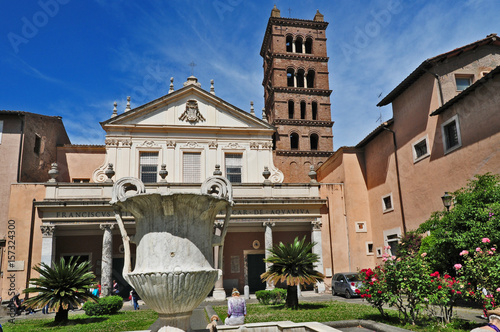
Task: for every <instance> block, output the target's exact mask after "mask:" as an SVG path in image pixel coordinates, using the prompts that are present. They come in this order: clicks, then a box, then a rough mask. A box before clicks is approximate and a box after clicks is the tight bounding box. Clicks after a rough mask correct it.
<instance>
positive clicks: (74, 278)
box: [24, 257, 97, 322]
mask: <svg viewBox="0 0 500 332" xmlns="http://www.w3.org/2000/svg"><path fill="white" fill-rule="evenodd" d="M33 270H35V271H36V272H38V273H39V274H40V278H32V279H30V284H31V285H32V287H29V288H26V289H25V290H24V293H38V295H36V296H35V297H32V298H29V299H27V300H26V301H25V304H26V306H27V307H31V308H42V307H44V306H46V305H49V308H51V309H54V310H57V312H56V317H55V322H64V321H67V320H68V311H69V308H70V306H73V307H77V306H78V305H79V304H80V303H82V302H85V301H88V300H91V301H96V299H97V297H95V296H94V295H92V294H91V293H90V290H89V289H90V288H91V287H92V285H93V284H94V279H95V275H94V274H93V273H92V271H90V262H88V261H85V262H82V263H79V264H78V262H77V260H76V259H74V257H71V258H70V259H69V261H68V262H67V263H66V262H65V260H64V258H61V260H60V261H59V262H53V267H50V266H48V265H47V264H45V263H41V264H40V265H37V266H35V267H34V268H33Z"/></svg>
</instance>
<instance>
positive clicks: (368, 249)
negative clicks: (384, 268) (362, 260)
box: [365, 242, 374, 256]
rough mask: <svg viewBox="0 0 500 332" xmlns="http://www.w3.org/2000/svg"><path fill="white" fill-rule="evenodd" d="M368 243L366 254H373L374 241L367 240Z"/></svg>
mask: <svg viewBox="0 0 500 332" xmlns="http://www.w3.org/2000/svg"><path fill="white" fill-rule="evenodd" d="M365 244H366V255H368V256H373V254H374V253H373V242H365Z"/></svg>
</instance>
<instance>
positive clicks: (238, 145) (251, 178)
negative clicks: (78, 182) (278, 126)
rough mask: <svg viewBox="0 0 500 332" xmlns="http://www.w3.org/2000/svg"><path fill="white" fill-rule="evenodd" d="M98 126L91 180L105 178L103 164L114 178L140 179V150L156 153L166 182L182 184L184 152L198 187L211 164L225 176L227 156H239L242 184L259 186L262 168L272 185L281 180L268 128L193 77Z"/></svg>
mask: <svg viewBox="0 0 500 332" xmlns="http://www.w3.org/2000/svg"><path fill="white" fill-rule="evenodd" d="M101 125H102V127H103V129H104V130H105V131H106V140H105V144H106V159H105V161H104V163H103V165H102V166H101V167H99V168H98V169H96V170H95V171H94V174H93V181H94V182H104V181H105V180H106V179H107V177H106V176H105V174H104V171H105V170H106V168H107V167H108V164H109V163H112V164H113V165H114V171H115V176H114V179H119V178H122V177H128V176H133V177H140V155H141V153H143V152H157V153H158V171H159V170H160V166H161V165H162V164H164V165H166V170H167V172H168V176H167V177H166V181H167V182H170V183H181V182H184V181H183V180H184V174H183V163H182V161H183V156H184V154H185V153H199V154H200V157H199V158H200V181H199V183H201V182H203V180H204V179H206V178H207V177H209V176H212V175H213V172H214V169H215V165H220V166H221V171H222V175H224V176H225V175H226V174H225V169H226V168H225V156H226V154H228V153H230V154H239V155H241V166H242V169H241V182H242V183H259V182H263V181H264V177H263V176H262V172H263V171H264V167H268V168H269V170H270V172H271V176H270V178H269V179H270V180H271V181H272V182H274V183H280V182H283V174H282V173H281V171H280V170H278V169H277V168H276V167H275V166H274V164H273V155H272V144H273V143H272V135H273V133H274V127H272V126H271V125H269V124H268V123H267V122H265V121H262V120H261V119H258V118H257V117H256V116H255V115H254V114H251V113H248V112H245V111H243V110H241V109H239V108H237V107H235V106H233V105H231V104H229V103H227V102H225V101H224V100H222V99H220V98H218V97H216V96H215V95H214V93H210V92H207V91H205V90H203V89H202V88H201V87H200V86H199V84H198V83H197V81H196V78H194V77H190V78H189V79H188V82H186V85H185V86H184V87H183V88H181V89H179V90H177V91H173V92H172V91H171V92H170V93H169V94H167V95H165V96H163V97H161V98H158V99H156V100H154V101H151V102H149V103H147V104H145V105H142V106H139V107H137V108H134V109H131V110H128V111H125V112H124V113H122V114H120V115H117V116H114V117H112V118H110V119H109V120H107V121H104V122H102V123H101ZM160 180H161V177H160V175H159V174H158V175H157V181H158V182H160Z"/></svg>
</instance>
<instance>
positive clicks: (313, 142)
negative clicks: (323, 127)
mask: <svg viewBox="0 0 500 332" xmlns="http://www.w3.org/2000/svg"><path fill="white" fill-rule="evenodd" d="M318 141H319V138H318V135H316V134H311V136H310V137H309V142H310V143H311V150H318Z"/></svg>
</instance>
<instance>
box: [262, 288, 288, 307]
mask: <svg viewBox="0 0 500 332" xmlns="http://www.w3.org/2000/svg"><path fill="white" fill-rule="evenodd" d="M255 296H256V297H257V300H259V303H261V304H279V303H283V301H285V299H286V289H283V288H275V289H273V290H260V291H256V292H255Z"/></svg>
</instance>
